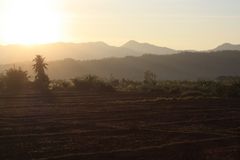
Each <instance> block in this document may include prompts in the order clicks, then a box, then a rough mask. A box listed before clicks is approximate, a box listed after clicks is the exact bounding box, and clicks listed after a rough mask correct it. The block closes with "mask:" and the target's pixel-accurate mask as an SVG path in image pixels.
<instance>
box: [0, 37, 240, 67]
mask: <svg viewBox="0 0 240 160" xmlns="http://www.w3.org/2000/svg"><path fill="white" fill-rule="evenodd" d="M219 50H240V45H232V44H229V43H227V44H223V45H221V46H219V47H217V48H215V49H213V51H219ZM179 52H181V51H178V50H175V49H170V48H167V47H159V46H156V45H152V44H149V43H139V42H136V41H133V40H131V41H129V42H127V43H125V44H124V45H122V46H120V47H115V46H110V45H108V44H106V43H104V42H90V43H53V44H43V45H34V46H24V45H6V46H3V45H0V64H9V63H16V62H23V61H31V60H32V58H33V57H34V56H35V55H36V54H41V55H43V56H45V57H47V59H48V60H50V61H52V60H62V59H65V58H73V59H76V60H95V59H102V58H109V57H125V56H142V55H144V54H156V55H169V54H176V53H179Z"/></svg>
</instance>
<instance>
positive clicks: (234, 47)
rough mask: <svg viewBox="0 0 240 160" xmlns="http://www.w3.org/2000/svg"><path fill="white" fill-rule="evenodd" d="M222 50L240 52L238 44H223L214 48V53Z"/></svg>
mask: <svg viewBox="0 0 240 160" xmlns="http://www.w3.org/2000/svg"><path fill="white" fill-rule="evenodd" d="M224 50H240V45H239V44H231V43H223V44H222V45H220V46H218V47H216V48H215V49H214V51H224Z"/></svg>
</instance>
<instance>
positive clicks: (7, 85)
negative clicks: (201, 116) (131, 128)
mask: <svg viewBox="0 0 240 160" xmlns="http://www.w3.org/2000/svg"><path fill="white" fill-rule="evenodd" d="M47 69H48V64H47V63H46V60H45V58H44V57H42V56H41V55H37V56H36V57H35V58H34V59H33V71H34V73H35V77H34V79H33V80H30V77H29V76H28V73H27V72H26V71H24V70H22V69H21V68H16V67H15V66H14V67H13V68H10V69H8V70H6V72H5V73H4V74H1V75H0V92H13V93H16V92H19V91H23V90H35V91H37V92H41V93H46V92H50V91H66V90H77V91H82V92H86V91H87V92H116V91H122V92H142V93H157V94H159V96H164V97H240V77H237V76H235V77H233V76H232V77H230V76H222V77H218V78H217V79H215V80H197V81H170V80H169V81H166V80H165V81H161V80H158V79H157V76H156V74H155V73H153V72H151V71H146V72H145V73H144V74H143V81H133V80H129V79H124V78H123V79H117V78H114V76H113V75H110V77H109V78H106V79H102V78H100V77H98V76H96V75H91V74H89V75H86V76H83V77H77V78H73V79H71V80H50V79H49V77H48V75H47V73H46V70H47Z"/></svg>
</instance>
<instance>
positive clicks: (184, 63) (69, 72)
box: [0, 51, 240, 80]
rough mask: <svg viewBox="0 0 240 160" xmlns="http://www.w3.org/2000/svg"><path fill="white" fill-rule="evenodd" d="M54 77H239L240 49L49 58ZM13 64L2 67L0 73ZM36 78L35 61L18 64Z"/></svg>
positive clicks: (207, 78) (51, 76)
mask: <svg viewBox="0 0 240 160" xmlns="http://www.w3.org/2000/svg"><path fill="white" fill-rule="evenodd" d="M48 64H49V69H48V75H49V76H50V78H51V79H71V78H75V77H81V76H84V75H87V74H94V75H97V76H99V77H103V78H107V77H110V75H113V76H114V77H116V78H118V79H121V78H126V79H132V80H142V79H143V75H144V72H145V71H146V70H150V71H152V72H154V73H156V75H157V77H158V78H159V79H161V80H197V79H206V80H210V79H215V78H217V77H219V76H240V51H215V52H182V53H179V54H171V55H151V54H148V55H147V54H146V55H143V56H138V57H134V56H127V57H124V58H105V59H101V60H88V61H80V60H74V59H64V60H58V61H48ZM12 66H13V65H2V66H0V73H1V71H4V70H6V69H8V68H10V67H12ZM16 66H21V67H22V68H23V69H24V70H27V71H28V73H29V74H30V75H31V76H32V77H33V73H32V62H26V63H19V64H16Z"/></svg>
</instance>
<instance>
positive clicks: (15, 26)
mask: <svg viewBox="0 0 240 160" xmlns="http://www.w3.org/2000/svg"><path fill="white" fill-rule="evenodd" d="M2 14H3V22H2V23H3V24H2V26H1V32H2V34H1V39H3V40H4V42H6V43H19V44H39V43H49V42H55V41H59V38H60V35H61V16H60V14H59V13H57V12H56V11H55V10H54V9H53V7H52V4H51V1H50V0H8V2H6V4H5V10H4V12H3V13H2Z"/></svg>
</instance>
